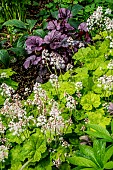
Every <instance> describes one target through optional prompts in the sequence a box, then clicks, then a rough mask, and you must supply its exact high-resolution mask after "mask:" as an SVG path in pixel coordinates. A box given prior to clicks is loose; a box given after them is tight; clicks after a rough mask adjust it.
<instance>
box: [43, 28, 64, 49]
mask: <svg viewBox="0 0 113 170" xmlns="http://www.w3.org/2000/svg"><path fill="white" fill-rule="evenodd" d="M64 38H67V35H65V34H61V32H59V31H56V30H52V31H51V32H49V33H48V35H46V36H45V38H44V41H45V43H46V44H50V48H51V49H56V48H59V47H60V44H61V41H62V40H63V39H64Z"/></svg>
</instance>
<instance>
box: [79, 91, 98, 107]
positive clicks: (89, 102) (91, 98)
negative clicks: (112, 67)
mask: <svg viewBox="0 0 113 170" xmlns="http://www.w3.org/2000/svg"><path fill="white" fill-rule="evenodd" d="M81 105H82V107H83V109H84V110H92V109H93V107H95V108H97V107H99V105H100V96H99V95H97V94H94V93H92V92H88V94H86V95H84V96H83V97H82V99H81Z"/></svg>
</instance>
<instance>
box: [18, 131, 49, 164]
mask: <svg viewBox="0 0 113 170" xmlns="http://www.w3.org/2000/svg"><path fill="white" fill-rule="evenodd" d="M45 151H46V141H45V138H44V136H43V135H42V133H41V132H40V130H37V132H36V133H35V134H33V135H31V136H30V138H29V140H27V141H26V142H25V144H24V145H23V149H22V152H21V155H22V160H23V161H24V160H25V159H26V158H29V159H31V158H33V159H32V162H36V161H39V160H40V158H41V154H42V153H44V152H45Z"/></svg>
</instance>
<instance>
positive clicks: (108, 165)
mask: <svg viewBox="0 0 113 170" xmlns="http://www.w3.org/2000/svg"><path fill="white" fill-rule="evenodd" d="M104 168H105V169H113V161H110V162H107V163H106V164H105V165H104Z"/></svg>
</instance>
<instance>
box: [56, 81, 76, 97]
mask: <svg viewBox="0 0 113 170" xmlns="http://www.w3.org/2000/svg"><path fill="white" fill-rule="evenodd" d="M59 85H60V87H59V92H60V98H63V97H64V92H65V93H68V94H70V95H72V94H74V93H75V85H74V83H72V82H66V81H64V82H59Z"/></svg>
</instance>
